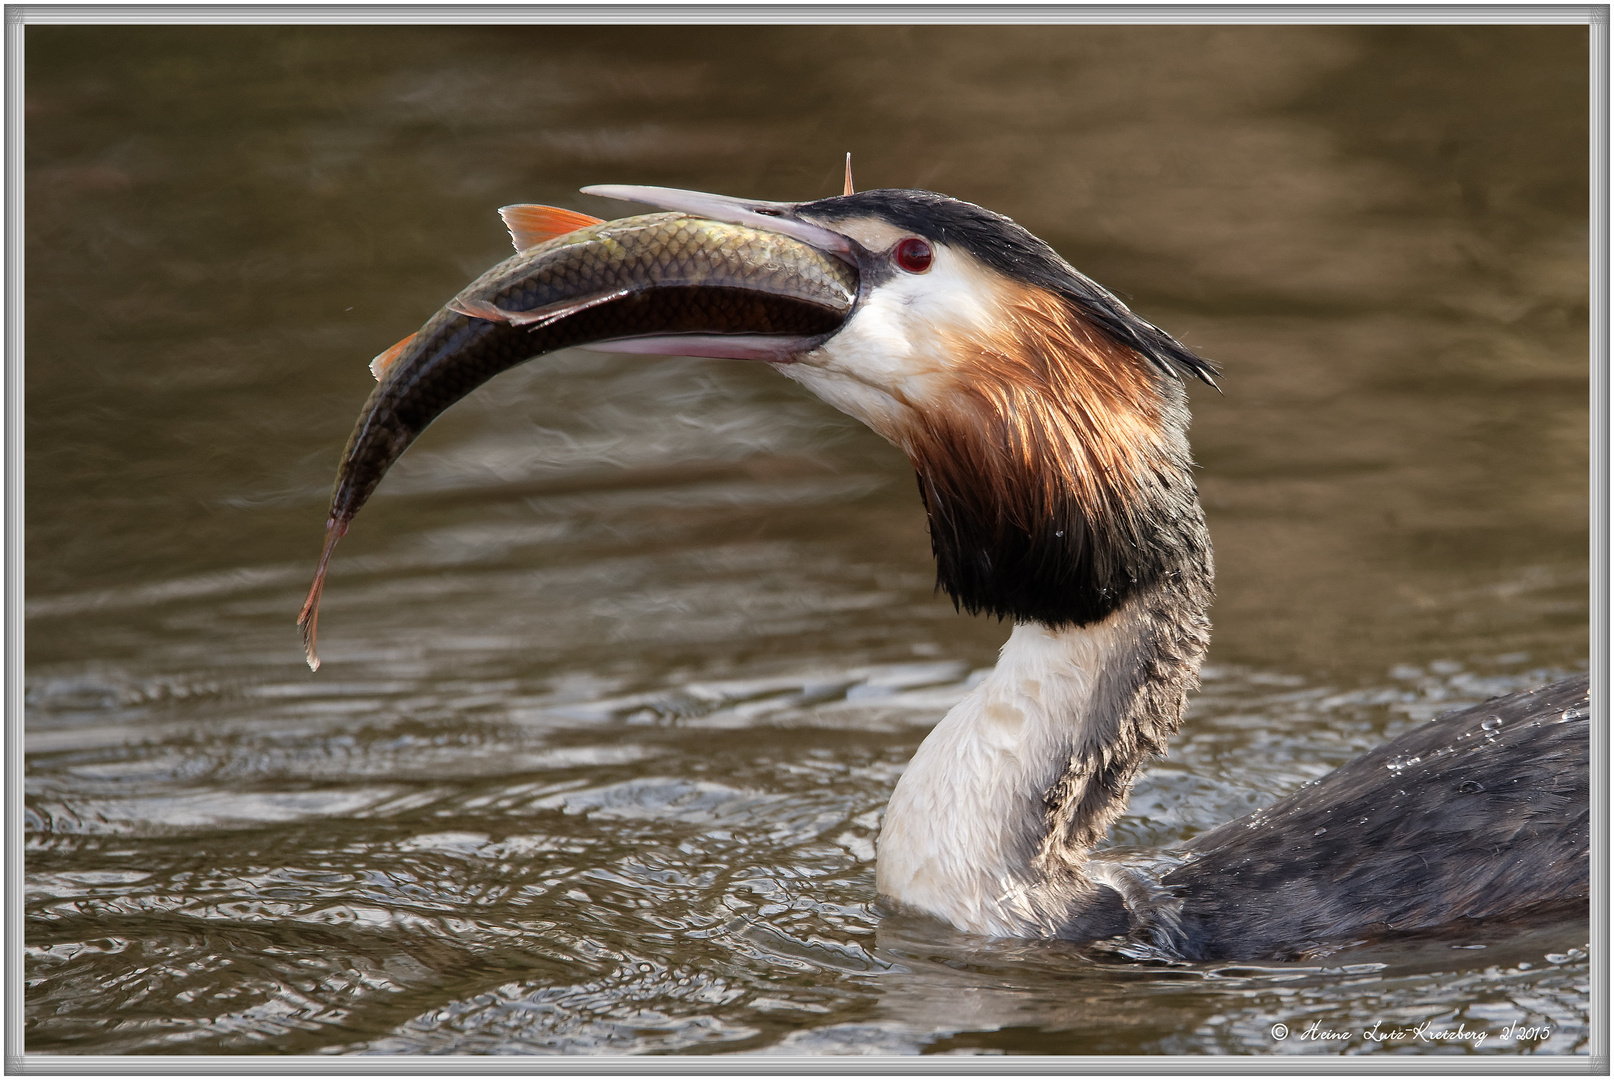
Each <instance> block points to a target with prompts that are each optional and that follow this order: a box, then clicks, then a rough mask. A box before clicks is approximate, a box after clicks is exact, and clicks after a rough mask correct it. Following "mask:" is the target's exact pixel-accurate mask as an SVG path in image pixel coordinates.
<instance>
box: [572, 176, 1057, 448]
mask: <svg viewBox="0 0 1614 1080" xmlns="http://www.w3.org/2000/svg"><path fill="white" fill-rule="evenodd" d="M583 192H584V193H585V194H589V195H600V196H604V197H607V198H613V199H622V200H627V201H632V202H637V203H643V204H646V205H650V206H654V207H657V208H659V209H663V210H673V211H680V212H683V213H687V214H692V215H698V216H700V217H703V218H708V219H712V220H716V221H723V222H728V223H731V224H735V225H741V226H744V227H747V228H752V229H757V230H764V231H769V232H775V233H779V234H782V235H785V236H789V237H791V238H792V239H795V240H797V241H799V242H801V243H803V244H807V245H809V246H811V247H813V248H814V249H816V250H818V251H820V252H822V253H824V254H826V255H831V256H834V257H835V258H838V259H840V260H842V261H844V262H846V263H848V264H849V265H851V266H853V267H855V268H856V270H857V272H858V293H857V298H856V300H855V302H854V304H853V306H852V309H851V310H850V311H849V312H848V314H847V316H846V318H845V319H844V320H843V321H842V323H841V325H840V326H839V327H838V328H837V329H835V330H834V331H832V332H830V333H827V334H824V335H821V336H819V337H818V338H816V339H812V340H805V339H798V340H795V341H791V342H788V343H785V342H773V343H771V344H770V345H769V346H768V347H769V348H771V349H772V350H773V352H772V355H768V356H758V353H757V351H756V349H757V347H756V346H755V345H753V344H750V343H741V342H738V341H736V340H735V339H724V338H722V337H713V338H710V339H694V338H691V337H689V336H684V337H681V338H679V337H668V338H661V339H639V340H636V341H617V342H611V343H602V346H601V347H604V348H612V349H619V350H623V351H637V352H657V353H669V352H676V353H680V354H682V355H697V356H736V355H746V356H753V357H757V358H761V359H770V360H774V361H776V362H779V369H780V371H781V372H782V373H783V374H785V375H786V376H788V377H789V378H791V379H794V380H795V381H797V382H800V383H802V384H803V385H804V386H806V387H807V388H808V389H809V390H811V391H812V392H813V393H814V394H816V395H817V396H818V397H820V398H822V399H823V400H825V401H826V402H828V403H829V404H831V405H833V406H835V407H836V408H838V409H840V410H841V411H843V412H845V413H847V414H848V415H850V416H853V417H854V418H856V419H858V420H861V421H862V422H863V423H865V424H867V425H868V426H869V427H871V428H872V429H874V430H875V431H876V432H878V433H879V434H881V435H883V436H885V437H886V438H887V439H889V440H891V441H892V442H893V443H896V444H898V445H899V446H902V445H905V444H906V443H907V442H908V441H909V440H908V438H907V437H906V436H905V433H906V432H909V431H911V430H912V429H913V428H914V427H915V426H916V424H917V423H918V422H919V420H920V415H919V414H920V413H923V412H925V411H927V410H934V409H936V408H939V407H942V406H943V404H944V403H945V401H946V400H947V399H948V398H949V397H951V396H952V395H953V392H954V389H955V387H954V384H955V383H956V381H957V377H958V375H959V372H960V370H961V368H962V367H963V366H964V365H963V364H962V362H961V361H962V360H963V358H965V357H967V356H968V355H972V354H975V353H978V352H979V349H978V348H974V347H973V346H972V345H970V344H968V342H969V340H970V339H972V338H974V337H979V336H980V335H981V334H983V333H986V334H990V333H992V332H994V331H997V332H1001V331H1002V330H1003V329H1004V327H1005V325H1006V322H1005V319H1004V317H1003V315H1004V312H1005V310H1006V308H1005V304H1006V303H1009V302H1011V301H1012V296H1013V294H1014V292H1015V290H1014V288H1012V287H1008V286H1012V283H1008V282H1006V281H1005V275H1003V274H1001V273H997V272H994V271H993V270H992V268H991V267H990V266H989V265H987V264H986V263H984V262H983V261H982V260H981V258H980V257H979V256H978V254H977V253H976V252H974V251H972V250H971V248H970V246H969V244H968V243H967V242H966V243H960V242H957V239H956V238H958V237H959V236H960V235H961V234H960V233H959V224H960V221H959V219H960V218H961V216H963V217H968V216H970V215H986V216H988V217H990V218H992V219H994V220H996V221H1001V222H1007V219H1003V218H999V217H998V215H995V214H989V212H988V211H984V210H981V209H980V208H979V207H975V206H971V205H970V204H968V203H962V202H959V201H958V200H955V199H949V198H946V197H945V196H940V195H933V194H932V193H930V192H919V191H897V190H876V191H866V192H861V193H858V194H847V195H840V196H836V197H833V198H828V199H820V200H816V201H813V202H799V203H787V202H769V201H765V200H759V199H739V198H733V197H730V196H726V195H713V194H708V193H706V192H699V191H685V190H680V189H676V188H662V187H637V186H618V185H601V186H597V187H587V188H584V189H583ZM1009 224H1011V225H1012V223H1009ZM1016 228H1018V227H1016ZM1021 231H1022V232H1023V230H1021ZM1026 235H1027V236H1029V234H1026ZM1038 243H1040V242H1038Z"/></svg>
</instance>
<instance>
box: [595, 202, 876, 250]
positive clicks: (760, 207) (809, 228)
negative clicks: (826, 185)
mask: <svg viewBox="0 0 1614 1080" xmlns="http://www.w3.org/2000/svg"><path fill="white" fill-rule="evenodd" d="M581 190H582V192H583V194H584V195H598V196H599V197H601V198H603V199H619V200H621V201H622V202H636V203H643V204H644V205H646V206H654V207H657V208H659V209H662V210H677V211H680V212H682V213H685V214H694V215H696V216H697V217H703V218H708V219H710V220H712V221H726V222H728V223H729V224H731V225H744V226H746V227H748V228H752V229H762V230H765V231H767V232H775V233H779V234H780V235H782V236H788V237H790V238H792V239H794V240H800V241H801V242H802V243H804V244H810V245H811V246H813V247H815V248H817V249H818V250H819V251H822V252H824V253H826V254H829V255H834V256H835V257H837V258H839V259H841V260H842V261H843V262H846V263H848V264H849V265H851V266H854V267H855V266H857V251H856V245H855V242H854V241H853V240H852V239H851V238H849V237H846V236H843V235H841V234H840V233H838V232H835V231H834V230H833V229H826V228H824V226H822V225H815V224H813V223H812V222H810V221H806V220H803V219H802V218H801V217H800V216H798V215H797V213H796V210H797V207H799V206H800V205H801V204H800V203H782V202H767V201H766V200H763V199H736V198H734V197H733V196H730V195H711V194H708V193H706V192H704V191H684V190H683V189H681V188H665V187H644V186H640V185H636V184H593V185H591V186H589V187H586V188H583V189H581Z"/></svg>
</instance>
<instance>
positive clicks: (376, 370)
mask: <svg viewBox="0 0 1614 1080" xmlns="http://www.w3.org/2000/svg"><path fill="white" fill-rule="evenodd" d="M417 333H418V331H417ZM414 340H415V335H414V334H410V335H409V336H408V337H406V338H404V339H403V340H402V341H400V342H398V344H396V345H394V346H393V347H392V348H390V349H388V350H387V351H386V352H384V353H382V354H380V355H379V356H377V357H376V358H375V359H374V360H371V361H370V374H371V375H374V376H375V381H376V382H380V381H381V380H382V378H383V377H384V376H385V375H386V374H387V369H388V368H389V367H391V366H392V362H393V361H394V360H396V359H398V357H400V356H402V355H403V352H404V350H405V349H407V348H409V343H410V342H411V341H414Z"/></svg>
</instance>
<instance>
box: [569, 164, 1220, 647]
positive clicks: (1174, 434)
mask: <svg viewBox="0 0 1614 1080" xmlns="http://www.w3.org/2000/svg"><path fill="white" fill-rule="evenodd" d="M583 190H584V192H585V193H588V194H593V195H600V196H605V197H608V198H616V199H624V200H629V201H633V202H639V203H645V204H648V205H652V206H657V207H660V208H662V209H665V210H676V211H683V212H685V213H690V214H696V215H699V216H701V217H706V218H711V219H714V220H719V221H728V222H732V223H735V224H740V225H746V226H750V227H752V228H758V229H766V230H770V231H773V232H778V233H781V234H784V235H787V236H791V237H793V238H795V239H797V240H799V241H802V242H803V243H807V244H810V245H812V246H814V247H816V248H818V249H819V250H821V251H823V252H825V253H828V254H832V255H834V256H836V257H838V258H840V259H843V260H845V261H846V262H848V263H850V264H851V265H853V266H854V267H856V269H857V271H858V279H859V286H858V295H857V299H856V302H855V303H854V305H853V307H852V310H851V311H850V313H849V314H848V315H847V317H846V319H845V320H844V321H843V322H842V323H841V325H840V327H839V328H838V329H836V330H835V331H833V332H832V333H830V334H828V335H827V336H824V337H822V338H820V339H815V340H812V341H804V342H802V343H801V346H800V348H799V350H798V351H793V352H790V353H788V354H784V355H781V354H778V353H774V354H771V355H768V356H766V357H763V358H765V359H768V360H770V361H771V362H773V363H774V364H775V365H776V367H777V368H778V369H779V370H780V372H781V373H782V374H784V375H786V376H787V377H789V378H791V379H794V380H795V381H797V382H799V383H801V384H802V385H803V386H805V387H806V388H807V389H809V390H811V391H812V392H813V393H814V394H816V395H817V396H818V397H820V398H822V399H823V400H824V401H826V402H828V403H829V404H830V405H833V406H834V407H836V408H838V409H840V410H841V411H842V412H845V413H847V414H848V415H850V416H852V417H854V418H856V419H858V420H860V421H862V422H863V423H864V424H866V425H867V426H868V427H870V428H871V429H873V430H874V431H875V432H877V433H878V434H880V435H882V436H884V437H885V438H886V439H887V440H889V441H890V442H891V443H893V444H894V445H895V446H897V447H898V448H900V449H901V450H902V451H903V452H904V453H905V454H906V455H907V457H908V459H909V461H910V462H911V463H912V464H913V466H914V469H915V471H916V473H917V475H918V479H919V488H920V494H921V498H922V499H923V501H924V505H925V509H926V512H927V514H928V517H929V522H930V533H931V542H932V548H933V550H934V553H935V556H936V560H937V574H938V577H937V584H938V586H939V587H940V588H941V589H943V590H945V591H946V592H947V593H948V594H949V595H950V596H951V597H952V598H953V600H954V602H955V604H957V605H958V606H959V607H961V608H963V609H965V610H968V611H971V612H982V611H984V612H987V613H990V614H994V615H997V616H1000V617H1007V618H1013V619H1015V620H1017V621H1035V622H1040V623H1043V624H1045V625H1048V626H1052V627H1060V626H1065V625H1078V626H1080V625H1086V624H1088V623H1092V622H1095V621H1098V620H1101V619H1103V618H1105V617H1107V616H1108V615H1109V614H1111V613H1112V612H1113V611H1114V610H1115V609H1116V608H1117V607H1118V606H1119V605H1120V604H1121V603H1122V602H1124V601H1125V600H1126V599H1127V597H1129V596H1131V595H1132V594H1134V593H1135V592H1137V591H1138V589H1139V588H1141V587H1145V586H1147V585H1149V584H1151V583H1153V582H1155V581H1158V580H1159V579H1160V578H1161V577H1162V576H1165V575H1169V574H1171V573H1173V572H1174V571H1176V570H1178V569H1180V568H1181V565H1182V562H1183V560H1184V559H1185V558H1193V557H1195V549H1196V548H1197V549H1203V551H1202V554H1201V555H1199V556H1198V557H1200V558H1203V559H1204V561H1205V563H1206V567H1205V569H1206V571H1207V572H1208V560H1209V552H1208V546H1207V544H1206V542H1205V540H1204V537H1203V524H1202V517H1201V514H1200V510H1199V506H1198V501H1197V493H1196V492H1195V489H1194V484H1193V480H1192V476H1191V474H1190V468H1191V462H1190V459H1189V454H1188V447H1187V440H1186V429H1187V423H1188V414H1187V406H1186V395H1185V393H1184V390H1183V386H1182V383H1183V381H1184V379H1185V377H1194V378H1198V379H1200V380H1202V381H1204V382H1206V383H1208V384H1210V385H1212V386H1214V385H1215V382H1214V375H1215V369H1214V367H1213V366H1212V365H1211V364H1210V363H1208V362H1207V361H1205V360H1203V359H1202V358H1200V357H1198V356H1196V355H1195V354H1194V353H1193V352H1191V351H1189V350H1188V349H1187V348H1186V347H1184V346H1183V345H1182V344H1180V343H1179V342H1177V341H1176V340H1175V339H1174V338H1172V337H1171V336H1170V335H1169V334H1167V333H1165V332H1164V331H1163V330H1161V329H1159V328H1158V327H1156V326H1154V325H1153V324H1151V323H1149V322H1147V321H1145V320H1143V319H1141V318H1139V317H1138V316H1137V315H1135V314H1133V313H1132V312H1131V311H1130V310H1129V309H1128V308H1127V307H1126V305H1125V304H1123V303H1122V302H1121V301H1120V300H1119V299H1117V298H1116V297H1115V296H1114V295H1113V294H1111V293H1110V292H1108V291H1107V290H1105V289H1104V288H1103V287H1101V286H1100V285H1098V284H1097V283H1095V282H1093V281H1092V280H1091V279H1089V278H1087V277H1086V276H1084V275H1083V274H1081V273H1079V272H1078V271H1077V270H1075V269H1074V268H1073V267H1071V265H1070V264H1069V263H1067V262H1066V261H1065V260H1064V259H1062V258H1061V257H1060V256H1059V255H1058V253H1056V252H1055V251H1054V250H1053V248H1052V247H1050V246H1049V245H1048V244H1046V243H1045V242H1043V241H1042V240H1040V239H1038V238H1037V237H1036V236H1034V235H1032V234H1031V233H1030V232H1029V231H1027V230H1026V229H1024V228H1023V227H1021V226H1020V225H1018V224H1016V223H1015V222H1014V221H1012V220H1011V219H1009V218H1007V217H1004V216H1002V215H1000V214H995V213H993V212H991V211H989V210H985V209H983V208H982V207H979V206H976V205H974V204H972V203H967V202H963V201H960V200H958V199H953V198H949V197H947V196H945V195H939V194H936V193H934V192H929V191H907V190H890V189H882V190H871V191H864V192H859V193H856V194H846V195H839V196H835V197H833V198H827V199H819V200H816V201H812V202H801V203H780V202H766V201H760V200H752V199H736V198H730V197H728V196H722V195H711V194H707V193H704V192H694V191H682V190H677V189H671V188H657V187H629V186H615V185H605V186H598V187H590V188H584V189H583ZM624 344H626V345H627V346H628V347H630V348H633V349H634V350H635V351H640V352H682V353H688V352H690V349H689V348H688V343H687V341H686V342H683V343H680V340H679V339H678V338H676V337H669V338H666V339H643V340H641V341H638V342H631V343H624ZM714 355H731V356H732V355H735V353H734V352H733V351H732V350H731V351H727V352H718V351H714Z"/></svg>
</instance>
